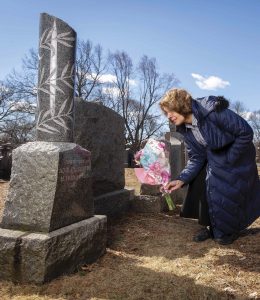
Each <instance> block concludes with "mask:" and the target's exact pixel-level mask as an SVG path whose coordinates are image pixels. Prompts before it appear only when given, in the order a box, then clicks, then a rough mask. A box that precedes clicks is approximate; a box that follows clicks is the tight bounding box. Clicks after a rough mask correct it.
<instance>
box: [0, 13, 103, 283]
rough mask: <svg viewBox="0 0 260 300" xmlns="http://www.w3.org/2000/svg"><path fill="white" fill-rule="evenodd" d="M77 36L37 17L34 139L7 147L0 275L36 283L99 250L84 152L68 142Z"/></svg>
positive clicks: (99, 223)
mask: <svg viewBox="0 0 260 300" xmlns="http://www.w3.org/2000/svg"><path fill="white" fill-rule="evenodd" d="M75 44H76V33H75V31H74V30H73V29H72V28H71V27H70V26H68V25H67V24H66V23H65V22H63V21H62V20H60V19H58V18H56V17H53V16H50V15H48V14H46V13H43V14H42V15H41V22H40V41H39V77H38V78H39V79H38V115H37V123H36V136H37V138H36V142H30V143H27V144H24V145H22V146H21V147H18V148H17V149H15V150H14V151H13V166H12V175H11V182H10V188H9V193H8V196H7V199H6V202H5V208H4V213H3V218H2V223H1V228H0V265H1V267H0V278H1V279H10V280H14V281H18V282H36V283H43V282H45V281H48V280H51V279H53V278H55V277H57V276H59V275H62V274H67V273H71V272H73V271H75V270H77V267H78V266H79V265H80V264H84V263H90V262H93V261H94V260H96V259H97V258H98V257H99V256H101V255H102V254H103V253H104V252H105V247H106V217H105V216H95V215H94V204H93V196H92V183H91V154H90V152H89V151H88V150H86V149H84V148H83V147H81V146H79V145H77V144H75V143H73V126H74V63H75Z"/></svg>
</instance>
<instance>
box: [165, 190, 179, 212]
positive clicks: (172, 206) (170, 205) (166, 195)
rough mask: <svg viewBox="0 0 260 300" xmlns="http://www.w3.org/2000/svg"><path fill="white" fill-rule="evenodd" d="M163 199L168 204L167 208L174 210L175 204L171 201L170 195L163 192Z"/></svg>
mask: <svg viewBox="0 0 260 300" xmlns="http://www.w3.org/2000/svg"><path fill="white" fill-rule="evenodd" d="M164 197H165V200H166V202H167V204H168V207H169V210H174V209H175V208H176V206H175V205H174V203H173V201H172V197H171V195H170V194H168V193H167V194H164Z"/></svg>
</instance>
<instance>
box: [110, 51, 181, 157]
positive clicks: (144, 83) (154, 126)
mask: <svg viewBox="0 0 260 300" xmlns="http://www.w3.org/2000/svg"><path fill="white" fill-rule="evenodd" d="M109 60H110V70H111V72H112V75H113V76H114V87H110V88H113V90H112V91H113V92H112V93H110V94H109V93H108V94H109V97H108V99H109V101H108V104H109V105H112V107H113V109H114V110H116V111H117V112H118V113H119V114H121V115H122V116H123V118H124V122H125V130H126V133H125V138H126V143H128V144H130V147H131V149H132V150H133V151H136V150H138V149H139V148H140V146H141V143H142V141H143V140H145V139H147V138H149V137H151V136H152V135H155V134H156V133H158V132H159V130H160V129H161V128H162V126H163V125H165V124H166V122H165V121H162V120H161V118H160V116H161V113H160V112H158V107H156V108H155V105H156V104H158V102H159V99H160V98H161V97H162V95H163V94H164V93H165V92H166V90H168V89H169V88H171V87H173V86H175V85H176V84H177V83H178V80H177V78H176V77H175V75H174V74H164V75H160V74H159V72H158V67H157V63H156V60H155V58H148V57H147V56H143V57H142V58H141V60H140V62H139V64H138V67H137V68H136V69H134V67H133V62H132V60H131V58H130V57H129V55H128V54H127V53H126V52H116V53H113V54H110V59H109ZM135 78H136V79H135ZM114 88H116V90H115V89H114ZM115 91H116V95H115ZM111 94H113V95H114V96H113V95H111Z"/></svg>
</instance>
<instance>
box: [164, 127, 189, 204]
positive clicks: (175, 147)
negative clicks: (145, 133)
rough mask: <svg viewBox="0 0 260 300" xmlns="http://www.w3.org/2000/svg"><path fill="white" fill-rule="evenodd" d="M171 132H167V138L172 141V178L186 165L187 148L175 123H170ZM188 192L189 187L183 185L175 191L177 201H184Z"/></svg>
mask: <svg viewBox="0 0 260 300" xmlns="http://www.w3.org/2000/svg"><path fill="white" fill-rule="evenodd" d="M169 127H170V132H168V133H166V136H165V139H166V140H167V141H168V142H169V143H170V145H171V146H170V149H171V150H170V164H171V179H172V180H174V179H176V178H177V177H178V175H179V174H180V173H181V171H182V170H183V169H184V167H185V163H186V150H185V145H184V140H183V136H182V135H181V134H180V133H178V132H176V126H175V124H172V123H169ZM186 193H187V187H183V188H182V189H179V190H177V191H175V192H174V193H173V194H174V198H175V202H176V203H182V202H183V200H184V198H185V196H186Z"/></svg>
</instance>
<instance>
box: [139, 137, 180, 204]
mask: <svg viewBox="0 0 260 300" xmlns="http://www.w3.org/2000/svg"><path fill="white" fill-rule="evenodd" d="M135 161H136V163H137V164H139V165H140V166H142V168H135V174H136V177H137V178H138V180H139V181H140V182H141V183H146V184H150V185H162V187H163V189H164V187H165V185H166V184H167V183H168V182H169V181H170V179H171V168H170V161H169V150H168V149H167V147H166V144H165V143H164V142H162V141H157V140H155V139H152V138H151V139H148V141H147V143H146V144H145V146H144V148H143V149H141V150H140V151H138V152H137V153H136V154H135ZM164 191H165V192H164V193H163V195H164V196H165V200H166V202H167V204H168V207H169V210H173V209H174V208H175V206H174V204H173V201H172V199H171V196H170V194H169V193H168V192H167V191H166V190H164Z"/></svg>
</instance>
